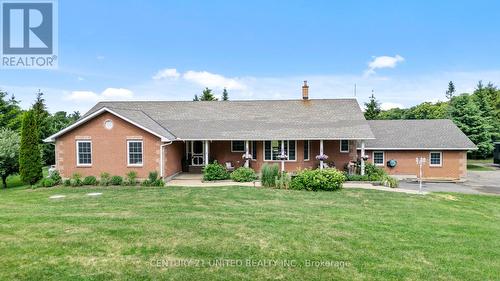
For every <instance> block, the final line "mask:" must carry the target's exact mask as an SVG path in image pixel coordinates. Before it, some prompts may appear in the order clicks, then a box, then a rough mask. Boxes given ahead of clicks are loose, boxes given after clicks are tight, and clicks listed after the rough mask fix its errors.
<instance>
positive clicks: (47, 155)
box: [32, 90, 55, 165]
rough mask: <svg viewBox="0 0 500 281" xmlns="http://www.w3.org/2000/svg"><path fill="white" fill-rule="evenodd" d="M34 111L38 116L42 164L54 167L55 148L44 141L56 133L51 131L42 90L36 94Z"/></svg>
mask: <svg viewBox="0 0 500 281" xmlns="http://www.w3.org/2000/svg"><path fill="white" fill-rule="evenodd" d="M32 109H33V111H34V114H35V116H36V122H37V125H38V129H39V130H40V131H39V138H40V139H39V142H40V149H41V150H42V163H43V164H44V165H52V164H54V163H55V146H54V145H53V144H51V143H43V142H42V140H44V139H45V138H47V137H49V136H50V135H52V134H53V133H55V132H54V131H52V129H51V124H50V123H49V121H50V120H49V119H50V113H49V112H48V111H47V106H46V105H45V99H44V98H43V93H42V92H41V91H40V90H38V92H37V93H36V99H35V103H34V104H33V106H32Z"/></svg>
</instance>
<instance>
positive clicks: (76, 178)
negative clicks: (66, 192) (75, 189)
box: [71, 173, 83, 186]
mask: <svg viewBox="0 0 500 281" xmlns="http://www.w3.org/2000/svg"><path fill="white" fill-rule="evenodd" d="M82 185H83V182H82V175H80V174H78V173H74V174H73V175H72V176H71V186H82Z"/></svg>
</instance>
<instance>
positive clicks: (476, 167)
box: [467, 163, 495, 171]
mask: <svg viewBox="0 0 500 281" xmlns="http://www.w3.org/2000/svg"><path fill="white" fill-rule="evenodd" d="M467 170H470V171H495V169H493V168H491V167H487V166H483V165H480V164H479V165H478V164H470V163H468V164H467Z"/></svg>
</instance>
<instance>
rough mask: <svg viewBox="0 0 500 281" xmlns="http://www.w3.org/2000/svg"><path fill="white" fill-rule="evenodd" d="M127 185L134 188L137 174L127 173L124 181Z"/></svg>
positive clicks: (133, 172)
mask: <svg viewBox="0 0 500 281" xmlns="http://www.w3.org/2000/svg"><path fill="white" fill-rule="evenodd" d="M125 183H126V184H127V185H130V186H134V185H136V184H137V172H136V171H130V172H128V173H127V179H126V181H125Z"/></svg>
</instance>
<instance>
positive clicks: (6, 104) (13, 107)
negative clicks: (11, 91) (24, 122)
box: [0, 91, 22, 130]
mask: <svg viewBox="0 0 500 281" xmlns="http://www.w3.org/2000/svg"><path fill="white" fill-rule="evenodd" d="M6 97H7V93H6V92H3V91H0V127H1V128H4V127H7V128H9V129H12V130H18V129H19V128H21V117H22V110H21V107H19V101H18V100H16V98H15V97H14V95H12V96H11V97H10V99H8V100H7V99H6Z"/></svg>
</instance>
